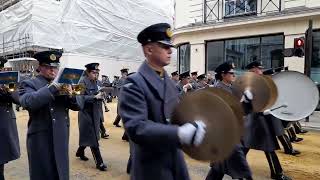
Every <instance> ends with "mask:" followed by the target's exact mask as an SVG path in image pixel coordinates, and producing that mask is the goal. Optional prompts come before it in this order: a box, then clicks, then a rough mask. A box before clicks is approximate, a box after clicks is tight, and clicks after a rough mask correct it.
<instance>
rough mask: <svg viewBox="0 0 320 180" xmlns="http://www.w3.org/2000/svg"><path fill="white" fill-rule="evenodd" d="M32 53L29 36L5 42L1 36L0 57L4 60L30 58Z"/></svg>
mask: <svg viewBox="0 0 320 180" xmlns="http://www.w3.org/2000/svg"><path fill="white" fill-rule="evenodd" d="M33 51H34V47H33V46H32V38H31V36H30V35H29V34H25V35H21V36H20V37H19V38H17V39H13V40H7V41H6V40H5V37H4V35H3V36H2V42H1V43H0V56H2V57H4V58H5V59H15V58H22V57H32V55H33Z"/></svg>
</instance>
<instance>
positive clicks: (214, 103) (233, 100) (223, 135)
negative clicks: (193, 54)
mask: <svg viewBox="0 0 320 180" xmlns="http://www.w3.org/2000/svg"><path fill="white" fill-rule="evenodd" d="M232 89H233V90H234V91H233V94H231V93H229V92H227V91H225V90H223V89H220V88H212V87H209V88H204V89H200V90H197V91H195V92H190V93H187V94H186V95H185V96H183V97H182V98H181V101H180V102H179V104H178V105H177V106H176V107H175V109H174V111H173V114H172V117H171V122H172V123H173V124H177V125H179V126H181V125H183V124H185V123H188V122H189V123H190V122H194V121H196V120H202V121H203V122H204V123H205V124H206V134H205V137H204V139H203V142H202V143H201V144H200V145H199V146H198V147H194V146H183V147H182V149H183V151H184V152H185V153H186V154H188V155H189V156H190V157H191V158H193V159H196V160H201V161H213V162H219V161H223V160H224V159H226V158H228V157H229V155H230V154H231V153H232V150H233V149H234V147H235V146H236V144H239V143H240V139H241V137H242V136H243V133H244V112H243V107H242V104H241V103H240V99H241V97H242V96H243V92H244V91H245V90H246V89H250V91H251V92H252V94H253V97H254V98H253V100H252V103H253V108H254V109H253V110H254V111H255V112H260V111H263V110H265V109H268V108H270V107H271V106H272V105H273V104H274V103H275V101H276V99H277V96H278V90H277V87H276V85H275V84H274V82H273V80H272V79H271V78H270V77H267V76H262V75H256V74H254V73H245V74H244V75H243V76H240V77H238V78H237V79H236V81H235V83H234V84H233V86H232Z"/></svg>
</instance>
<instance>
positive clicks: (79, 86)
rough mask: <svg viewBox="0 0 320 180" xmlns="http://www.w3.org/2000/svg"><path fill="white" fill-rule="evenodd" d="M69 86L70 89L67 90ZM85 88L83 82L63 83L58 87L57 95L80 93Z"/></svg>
mask: <svg viewBox="0 0 320 180" xmlns="http://www.w3.org/2000/svg"><path fill="white" fill-rule="evenodd" d="M70 86H71V89H72V91H71V92H69V87H70ZM85 90H86V87H85V85H84V84H73V85H71V84H63V85H62V86H61V88H60V89H59V95H81V94H83V93H84V91H85Z"/></svg>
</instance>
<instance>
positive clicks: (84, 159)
mask: <svg viewBox="0 0 320 180" xmlns="http://www.w3.org/2000/svg"><path fill="white" fill-rule="evenodd" d="M76 157H78V158H80V159H81V160H82V161H88V160H89V158H87V157H86V156H85V155H84V154H80V153H78V152H77V153H76Z"/></svg>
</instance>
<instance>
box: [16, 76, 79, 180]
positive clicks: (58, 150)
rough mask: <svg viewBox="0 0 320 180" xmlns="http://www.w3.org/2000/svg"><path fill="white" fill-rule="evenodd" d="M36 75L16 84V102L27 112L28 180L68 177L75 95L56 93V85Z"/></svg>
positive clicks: (54, 179) (63, 178)
mask: <svg viewBox="0 0 320 180" xmlns="http://www.w3.org/2000/svg"><path fill="white" fill-rule="evenodd" d="M48 84H49V81H48V80H47V79H45V78H44V77H43V76H41V75H39V76H37V77H35V78H33V79H29V80H25V81H23V82H21V84H20V87H21V89H20V98H19V99H20V103H21V105H22V106H23V107H25V108H26V109H27V110H28V112H29V122H28V133H27V151H28V159H29V172H30V179H31V180H44V179H45V180H51V179H52V180H56V179H60V180H68V179H69V154H68V152H69V126H70V119H69V109H72V110H79V106H78V103H77V101H76V98H75V97H70V96H56V95H57V93H58V90H57V88H55V87H54V86H48Z"/></svg>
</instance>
